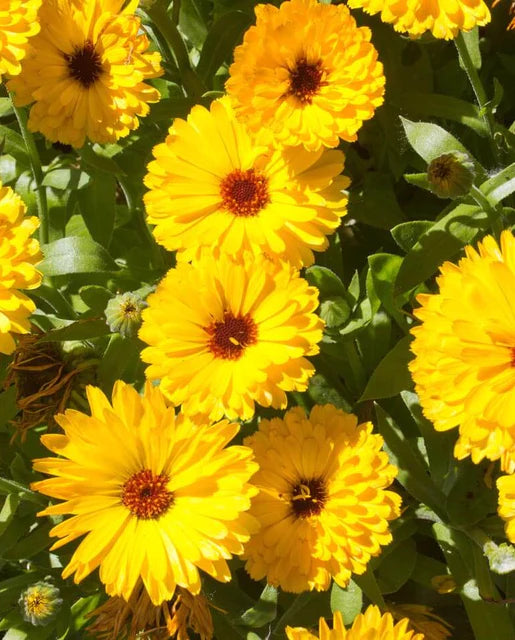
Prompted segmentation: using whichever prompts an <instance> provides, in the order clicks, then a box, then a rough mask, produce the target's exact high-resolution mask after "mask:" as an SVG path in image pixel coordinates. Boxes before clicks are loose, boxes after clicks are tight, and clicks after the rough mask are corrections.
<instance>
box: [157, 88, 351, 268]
mask: <svg viewBox="0 0 515 640" xmlns="http://www.w3.org/2000/svg"><path fill="white" fill-rule="evenodd" d="M154 156H155V160H154V161H153V162H151V163H150V164H149V166H148V171H149V173H148V174H147V176H146V179H145V184H146V185H147V187H149V188H150V191H149V192H148V193H147V194H146V196H145V204H146V209H147V213H148V220H149V222H151V223H152V224H156V225H157V226H156V227H155V229H154V235H155V237H156V239H157V240H158V242H160V243H161V244H163V245H164V246H165V247H166V248H167V249H169V250H170V251H175V250H178V251H179V254H178V258H179V259H181V257H182V258H186V259H191V258H194V257H198V254H199V251H200V250H201V249H202V248H203V247H208V248H209V250H210V251H211V252H213V253H215V254H217V255H218V254H220V253H229V254H231V255H233V256H234V255H241V254H242V253H243V252H253V253H256V254H259V253H262V252H266V253H267V254H269V255H277V256H280V257H282V258H283V259H286V260H288V261H289V262H291V263H293V264H295V265H296V266H299V267H300V266H302V265H309V264H311V263H312V262H313V259H314V258H313V251H323V250H324V249H325V248H326V247H327V245H328V242H327V237H326V236H327V235H328V234H330V233H332V232H333V231H334V230H335V229H336V227H337V226H338V225H339V224H340V218H341V216H342V215H344V214H345V213H346V209H345V207H346V204H347V196H346V194H345V193H343V189H345V188H346V187H348V185H349V183H350V181H349V180H348V178H346V177H345V176H340V175H339V174H340V172H341V171H342V169H343V163H344V155H343V153H342V152H341V151H326V150H320V151H317V152H310V151H306V150H305V149H304V148H295V149H289V150H287V151H286V150H280V149H275V150H274V149H273V148H272V147H270V146H269V145H266V144H264V145H263V144H259V143H258V142H256V140H255V139H254V138H253V137H252V136H251V134H250V132H249V131H248V129H247V127H246V126H245V125H244V124H243V123H241V122H239V121H238V120H236V118H235V116H234V111H233V109H232V108H231V106H230V102H229V101H228V99H227V98H223V99H220V100H216V101H215V102H213V103H212V104H211V108H210V110H209V111H208V110H207V109H205V108H204V107H202V106H200V105H199V106H196V107H194V108H193V109H192V111H191V113H190V115H189V116H188V119H187V120H186V121H184V120H180V119H176V120H175V122H174V124H173V126H172V127H171V128H170V134H169V136H168V138H167V139H166V141H165V142H164V143H163V144H159V145H157V146H156V147H155V148H154Z"/></svg>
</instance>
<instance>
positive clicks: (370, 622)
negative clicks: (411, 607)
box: [286, 605, 424, 640]
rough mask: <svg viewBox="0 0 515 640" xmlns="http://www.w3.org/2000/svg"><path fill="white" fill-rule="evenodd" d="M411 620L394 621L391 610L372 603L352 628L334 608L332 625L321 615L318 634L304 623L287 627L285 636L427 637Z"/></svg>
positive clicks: (310, 639) (291, 639)
mask: <svg viewBox="0 0 515 640" xmlns="http://www.w3.org/2000/svg"><path fill="white" fill-rule="evenodd" d="M408 623H409V620H408V619H407V618H404V619H403V620H401V621H400V622H398V623H397V624H395V623H394V621H393V618H392V616H391V614H389V613H385V614H384V615H381V612H380V611H379V609H378V608H377V607H376V606H375V605H370V606H369V607H368V608H367V610H366V611H365V612H364V613H360V614H359V615H358V616H357V617H356V618H355V619H354V622H353V623H352V626H351V627H350V628H349V629H345V626H344V624H343V620H342V616H341V613H340V612H339V611H335V613H334V623H333V628H332V629H330V628H329V626H328V624H327V622H326V621H325V620H324V619H323V618H320V623H319V627H318V635H315V634H313V633H311V632H310V631H308V630H307V629H304V628H302V627H286V636H287V637H288V640H365V638H366V640H424V636H423V635H422V634H421V633H415V632H414V631H408Z"/></svg>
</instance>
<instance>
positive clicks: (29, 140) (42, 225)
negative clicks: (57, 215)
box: [9, 93, 50, 245]
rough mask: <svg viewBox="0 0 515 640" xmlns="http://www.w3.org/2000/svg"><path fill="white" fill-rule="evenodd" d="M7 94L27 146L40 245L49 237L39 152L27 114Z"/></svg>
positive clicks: (46, 241)
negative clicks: (32, 178) (34, 193)
mask: <svg viewBox="0 0 515 640" xmlns="http://www.w3.org/2000/svg"><path fill="white" fill-rule="evenodd" d="M9 96H10V98H11V103H12V107H13V110H14V113H15V114H16V119H17V120H18V125H19V127H20V132H21V135H22V137H23V141H24V142H25V146H26V148H27V153H28V154H29V160H30V166H31V169H32V175H33V177H34V182H35V183H36V188H35V190H34V191H35V192H36V203H37V207H38V216H39V242H40V244H42V245H43V244H48V242H49V239H50V236H49V228H48V204H47V199H46V189H45V187H44V186H43V169H42V168H41V160H40V157H39V152H38V149H37V147H36V143H35V141H34V136H33V135H32V133H31V132H30V131H29V129H28V127H27V114H26V113H25V111H24V110H23V109H19V108H18V107H16V106H15V105H14V100H13V96H12V94H11V93H10V94H9Z"/></svg>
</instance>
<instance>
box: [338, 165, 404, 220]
mask: <svg viewBox="0 0 515 640" xmlns="http://www.w3.org/2000/svg"><path fill="white" fill-rule="evenodd" d="M349 213H350V215H351V216H352V217H354V218H356V220H358V221H359V222H364V223H365V224H368V225H371V226H372V227H378V228H380V229H390V228H391V227H393V226H395V225H396V224H399V223H400V222H402V221H403V219H404V215H403V213H402V209H401V208H400V206H399V203H398V202H397V197H396V195H395V191H394V188H393V182H392V177H391V176H390V175H389V174H387V173H381V172H379V171H367V173H365V175H364V176H363V182H362V184H361V185H360V186H359V188H357V189H356V188H354V189H351V191H350V193H349Z"/></svg>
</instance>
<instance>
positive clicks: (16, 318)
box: [0, 182, 42, 354]
mask: <svg viewBox="0 0 515 640" xmlns="http://www.w3.org/2000/svg"><path fill="white" fill-rule="evenodd" d="M26 211H27V208H26V207H25V204H24V203H23V201H22V200H21V198H20V197H19V196H18V195H17V194H16V193H15V192H14V191H13V190H12V189H11V188H10V187H4V186H2V183H1V182H0V353H6V354H11V353H12V352H13V351H14V349H15V348H16V343H15V341H14V337H13V336H14V335H16V334H23V333H30V322H29V316H30V314H31V313H32V312H33V311H35V309H36V305H35V304H34V303H33V302H32V300H31V299H30V298H28V297H27V296H26V295H25V294H24V293H22V292H21V291H20V289H35V288H36V287H39V285H40V284H41V277H42V276H41V273H40V272H39V271H38V270H37V269H36V267H35V265H37V264H38V262H40V261H41V258H42V255H41V252H40V250H39V242H38V241H37V240H36V239H35V238H32V237H31V236H32V234H33V233H34V231H36V229H37V228H38V227H39V220H38V219H37V218H36V217H34V216H30V217H26V216H25V213H26Z"/></svg>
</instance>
